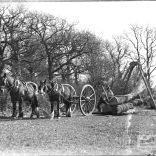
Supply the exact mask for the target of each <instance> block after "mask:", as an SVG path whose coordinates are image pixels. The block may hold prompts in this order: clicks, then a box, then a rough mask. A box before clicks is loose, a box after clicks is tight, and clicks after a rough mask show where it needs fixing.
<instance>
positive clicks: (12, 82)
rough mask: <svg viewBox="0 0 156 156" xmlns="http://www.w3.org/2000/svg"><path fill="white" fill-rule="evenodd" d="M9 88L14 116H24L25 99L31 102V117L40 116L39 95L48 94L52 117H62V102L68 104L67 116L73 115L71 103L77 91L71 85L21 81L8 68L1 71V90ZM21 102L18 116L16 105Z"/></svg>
mask: <svg viewBox="0 0 156 156" xmlns="http://www.w3.org/2000/svg"><path fill="white" fill-rule="evenodd" d="M4 90H7V91H8V92H9V93H10V97H11V102H12V104H13V111H12V117H13V118H16V117H18V118H23V109H22V108H23V103H24V102H25V101H27V102H29V103H30V104H31V108H32V113H31V116H30V117H33V116H34V115H36V116H37V118H39V104H38V95H40V96H43V95H44V94H47V95H48V97H49V101H50V103H51V119H53V118H54V116H56V117H58V118H60V109H59V105H60V103H64V105H65V106H66V116H67V117H71V105H72V101H73V99H72V98H73V96H74V95H75V92H74V91H73V89H72V86H71V85H67V84H59V83H58V82H54V81H46V80H44V81H40V84H39V85H37V84H36V83H34V82H31V81H28V82H26V81H21V80H19V79H16V78H15V76H13V74H12V73H11V72H8V70H5V69H3V70H1V73H0V91H1V92H3V91H4ZM17 103H19V110H18V116H17V108H16V105H17ZM55 104H56V106H57V115H55V114H54V112H55V111H54V105H55Z"/></svg>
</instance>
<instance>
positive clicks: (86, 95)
mask: <svg viewBox="0 0 156 156" xmlns="http://www.w3.org/2000/svg"><path fill="white" fill-rule="evenodd" d="M79 104H80V110H81V112H82V114H83V115H85V116H88V115H90V114H92V113H93V111H94V109H95V105H96V94H95V90H94V88H93V87H92V86H91V85H90V84H86V85H84V86H83V88H82V91H81V94H80V103H79Z"/></svg>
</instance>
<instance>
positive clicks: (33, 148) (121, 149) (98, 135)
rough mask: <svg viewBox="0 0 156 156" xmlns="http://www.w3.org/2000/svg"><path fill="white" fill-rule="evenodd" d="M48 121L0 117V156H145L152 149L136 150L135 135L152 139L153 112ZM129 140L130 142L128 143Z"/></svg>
mask: <svg viewBox="0 0 156 156" xmlns="http://www.w3.org/2000/svg"><path fill="white" fill-rule="evenodd" d="M128 116H129V115H123V116H111V115H108V116H103V115H98V114H95V115H92V116H89V117H84V116H82V115H81V113H79V112H77V113H76V114H75V115H74V116H73V117H72V118H67V117H62V118H61V119H54V120H50V119H47V118H42V119H29V118H24V119H23V120H12V119H11V118H10V117H0V151H1V152H0V155H10V154H11V155H13V154H14V155H54V154H55V155H56V154H58V155H67V154H69V155H91V154H92V155H98V154H100V155H117V154H118V155H126V154H133V155H134V154H142V155H143V154H144V155H146V154H148V153H150V152H152V151H154V149H151V148H150V147H148V148H142V147H138V142H137V141H138V140H137V139H138V136H139V135H143V134H146V135H151V134H152V135H155V133H156V112H155V110H150V111H149V110H146V111H145V110H142V109H139V110H138V112H137V113H136V114H133V115H132V118H131V121H130V122H131V124H130V126H129V127H128V131H127V121H128V120H127V119H128ZM129 139H130V142H129Z"/></svg>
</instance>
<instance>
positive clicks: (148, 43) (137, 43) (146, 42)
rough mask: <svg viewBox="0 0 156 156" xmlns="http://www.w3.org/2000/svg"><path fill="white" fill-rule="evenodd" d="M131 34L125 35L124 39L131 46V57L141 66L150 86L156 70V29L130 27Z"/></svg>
mask: <svg viewBox="0 0 156 156" xmlns="http://www.w3.org/2000/svg"><path fill="white" fill-rule="evenodd" d="M130 31H131V33H129V34H125V39H126V40H127V41H128V42H129V43H130V44H131V46H132V56H133V58H134V59H135V60H137V61H139V63H141V64H142V66H143V69H144V70H145V72H146V74H147V80H148V82H149V84H150V82H151V77H152V74H153V72H154V71H155V70H156V63H155V61H154V59H155V57H156V29H155V28H151V27H149V26H147V27H140V26H137V25H132V26H131V27H130Z"/></svg>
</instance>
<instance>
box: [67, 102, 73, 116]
mask: <svg viewBox="0 0 156 156" xmlns="http://www.w3.org/2000/svg"><path fill="white" fill-rule="evenodd" d="M71 104H72V103H71V102H69V101H67V102H66V106H67V107H66V117H71V116H72V113H71Z"/></svg>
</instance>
